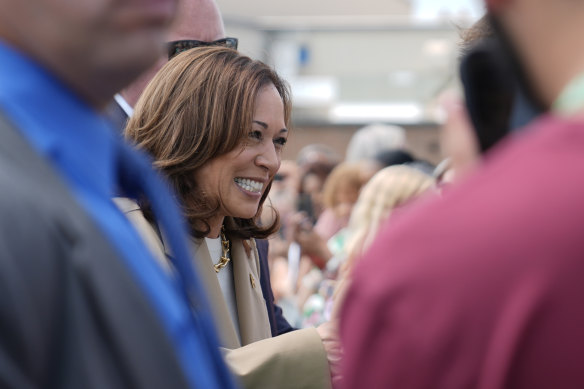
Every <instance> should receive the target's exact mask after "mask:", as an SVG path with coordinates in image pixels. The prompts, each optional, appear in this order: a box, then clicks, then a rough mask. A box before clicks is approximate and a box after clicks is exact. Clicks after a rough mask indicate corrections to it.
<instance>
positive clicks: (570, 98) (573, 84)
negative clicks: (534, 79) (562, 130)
mask: <svg viewBox="0 0 584 389" xmlns="http://www.w3.org/2000/svg"><path fill="white" fill-rule="evenodd" d="M582 107H584V73H581V74H579V75H578V76H576V77H575V78H574V79H572V81H570V82H569V83H568V85H566V87H565V88H564V90H562V93H560V96H558V98H557V99H556V101H554V104H553V105H552V110H554V111H555V112H557V113H559V114H561V115H570V114H573V113H574V112H576V111H579V110H580V109H582Z"/></svg>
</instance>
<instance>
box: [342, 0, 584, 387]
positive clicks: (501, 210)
mask: <svg viewBox="0 0 584 389" xmlns="http://www.w3.org/2000/svg"><path fill="white" fill-rule="evenodd" d="M487 5H488V9H489V14H490V16H491V17H492V22H493V24H494V26H495V27H496V31H497V36H498V39H501V40H502V43H503V44H502V47H503V48H504V51H502V52H501V55H502V56H505V57H506V58H514V63H513V66H512V68H514V69H515V77H517V78H518V79H519V80H520V81H521V82H522V84H523V85H522V86H523V88H525V91H528V92H529V93H528V94H529V95H531V96H530V97H531V98H533V99H534V100H538V101H541V102H542V103H543V105H544V106H547V108H548V109H549V110H550V111H551V112H550V113H549V114H548V115H545V116H543V117H540V118H539V119H538V120H535V121H534V122H533V123H532V124H531V126H532V128H531V129H530V131H528V132H526V133H525V134H522V136H520V137H508V138H506V139H505V140H504V141H502V142H501V143H500V144H498V145H497V146H496V147H495V148H494V149H493V150H492V152H491V153H490V155H488V157H487V158H486V160H485V161H484V163H483V164H482V165H481V166H480V167H479V168H478V170H477V171H476V172H475V173H474V174H472V176H470V177H468V178H467V179H466V180H464V182H461V183H460V184H459V185H458V186H457V187H455V188H453V189H452V190H451V191H450V192H449V193H447V195H445V197H444V198H442V199H432V200H429V201H427V202H426V203H425V204H420V205H419V207H418V208H416V209H414V210H413V211H412V213H409V214H404V215H402V218H401V220H393V221H392V224H391V226H387V227H386V228H385V230H383V231H382V232H381V233H380V236H379V239H378V240H377V242H376V243H374V244H373V246H372V247H371V249H370V250H369V252H368V253H367V254H366V258H365V260H364V261H363V262H362V263H361V265H360V266H359V267H358V269H357V270H356V273H355V275H354V283H353V285H352V287H351V288H350V289H349V291H348V293H347V297H346V304H345V306H344V309H343V314H342V323H341V337H342V340H343V344H344V348H345V355H346V359H345V361H344V367H345V369H344V373H345V374H344V378H345V381H344V387H345V388H357V387H383V388H402V389H413V388H438V389H440V388H444V389H446V388H448V389H457V388H513V389H523V388H525V389H528V388H529V389H538V388H542V389H543V388H552V387H554V388H567V387H570V388H581V387H584V370H583V369H582V367H581V366H580V365H581V364H580V362H579V361H581V360H583V359H584V348H583V347H582V344H584V334H583V332H582V328H584V306H583V305H582V304H581V301H580V296H582V295H583V294H584V261H582V257H583V254H582V253H584V240H583V239H582V238H581V231H583V230H584V203H583V202H582V198H583V196H584V181H582V179H581V178H580V177H582V174H583V173H584V152H583V151H584V51H582V50H580V48H581V46H582V36H583V35H582V34H583V33H584V2H581V1H573V0H556V1H545V0H492V1H487Z"/></svg>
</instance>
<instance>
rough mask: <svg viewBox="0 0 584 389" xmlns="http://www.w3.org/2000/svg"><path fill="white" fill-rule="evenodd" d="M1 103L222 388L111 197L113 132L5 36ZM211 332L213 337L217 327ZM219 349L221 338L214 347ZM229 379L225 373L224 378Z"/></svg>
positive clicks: (185, 358) (188, 353) (171, 331)
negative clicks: (6, 43) (50, 164)
mask: <svg viewBox="0 0 584 389" xmlns="http://www.w3.org/2000/svg"><path fill="white" fill-rule="evenodd" d="M0 109H2V111H4V113H5V114H6V115H7V116H8V117H9V118H10V119H11V120H12V122H13V123H15V124H16V126H17V127H18V128H19V129H20V131H21V132H22V133H23V135H24V136H25V137H26V138H27V139H28V140H29V142H30V143H31V144H32V146H33V147H34V148H35V149H36V150H37V152H39V153H40V154H41V155H43V156H45V157H46V158H47V159H48V160H49V161H50V163H52V165H53V167H54V168H55V170H56V171H57V172H58V173H59V174H60V175H61V177H62V178H63V179H64V180H65V183H66V184H67V185H68V187H69V189H70V190H71V192H72V193H73V195H74V198H75V199H76V200H77V201H78V202H79V203H80V204H81V206H82V207H83V208H84V209H85V210H86V211H87V212H88V213H89V215H90V216H91V217H92V218H93V220H94V221H95V222H96V224H97V225H98V227H99V228H100V229H101V230H102V231H103V233H104V234H105V236H106V237H107V238H108V240H109V241H110V242H111V243H112V245H113V246H114V247H115V248H116V249H117V251H118V252H119V253H120V256H121V258H122V259H123V260H124V261H125V265H126V266H127V268H128V269H129V271H130V273H131V274H132V275H133V277H134V279H135V280H136V281H137V283H138V284H139V286H140V287H141V288H142V290H143V291H144V293H145V294H146V296H147V297H148V299H149V300H150V302H151V303H152V305H153V307H154V309H155V311H156V312H157V313H158V316H159V317H160V319H161V322H162V324H163V327H164V328H165V329H166V331H167V333H168V335H169V338H170V339H171V341H172V343H173V345H174V347H175V349H176V351H177V355H178V357H179V360H180V361H181V364H182V366H183V370H184V371H185V374H186V376H187V378H188V380H189V382H190V383H191V386H192V387H199V388H216V387H219V386H220V385H221V386H222V387H224V385H225V382H228V383H229V382H230V379H227V380H225V379H223V380H220V379H218V377H217V376H216V375H215V374H217V372H218V371H219V372H221V371H222V370H223V371H225V372H226V369H225V368H224V366H220V368H219V369H217V364H221V365H222V364H223V361H222V360H220V358H217V349H214V350H212V351H210V350H209V349H208V348H207V346H206V345H208V344H209V342H208V339H206V338H205V337H206V336H209V335H210V334H206V333H203V332H204V331H203V330H202V329H201V328H200V327H197V324H196V321H194V320H193V317H192V314H191V311H190V308H189V305H188V303H187V302H186V300H185V298H184V294H183V293H182V291H181V290H180V289H179V287H178V283H177V282H176V281H175V280H173V279H171V278H170V277H169V276H168V275H167V274H166V273H165V272H164V271H163V270H162V269H161V268H160V266H159V265H158V264H157V263H156V261H155V259H154V258H153V256H152V254H151V253H150V252H149V251H148V249H147V248H146V246H145V245H144V243H143V242H142V240H141V239H140V237H139V235H138V234H137V232H136V231H135V229H134V228H133V227H132V226H131V225H130V223H129V222H128V220H127V219H126V218H125V216H124V215H123V214H122V213H121V212H120V210H119V209H118V208H117V207H116V206H115V205H114V203H113V201H112V200H111V197H112V194H113V193H114V192H115V190H116V188H117V177H116V166H115V161H116V156H115V150H116V142H120V141H121V140H120V139H119V137H117V136H116V135H115V131H113V130H112V129H111V128H109V125H108V124H107V122H106V120H105V119H104V118H102V117H101V116H100V115H98V114H97V113H96V112H95V111H94V110H93V109H92V108H91V107H90V106H89V105H87V104H86V103H84V102H83V101H82V100H81V99H80V98H79V97H78V96H76V95H75V94H74V93H73V92H72V91H71V90H70V89H69V88H67V87H66V86H65V85H64V84H62V83H61V82H60V81H59V80H58V79H56V78H55V77H54V76H53V75H52V74H51V73H49V72H47V71H46V70H45V69H44V68H42V67H41V66H39V65H38V64H36V63H35V62H34V61H32V60H31V59H29V58H27V57H25V56H23V55H22V54H20V53H18V52H16V51H14V50H13V49H11V48H10V47H8V46H5V45H4V44H3V43H2V42H0ZM211 338H212V339H216V338H217V337H216V335H214V334H213V336H212V337H211ZM216 347H217V348H218V345H217V346H216ZM223 378H225V377H223Z"/></svg>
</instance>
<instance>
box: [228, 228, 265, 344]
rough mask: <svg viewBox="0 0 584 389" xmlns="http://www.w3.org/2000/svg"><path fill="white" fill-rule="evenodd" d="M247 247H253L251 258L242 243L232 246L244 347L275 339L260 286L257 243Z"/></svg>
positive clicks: (238, 314)
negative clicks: (267, 339) (259, 341)
mask: <svg viewBox="0 0 584 389" xmlns="http://www.w3.org/2000/svg"><path fill="white" fill-rule="evenodd" d="M247 243H248V244H250V246H251V250H250V255H248V254H247V252H246V249H245V247H244V243H243V241H242V240H239V239H235V240H233V241H232V244H231V255H232V262H233V281H234V284H235V298H236V301H237V316H238V318H239V332H240V335H241V343H242V344H243V345H247V344H250V343H253V342H257V341H258V340H262V339H266V338H270V337H271V336H272V332H271V330H270V321H269V319H268V312H267V311H266V302H265V300H264V296H263V295H262V287H261V285H260V276H259V274H260V271H259V266H260V265H259V259H258V258H259V257H258V253H257V249H256V246H255V241H253V240H251V241H247Z"/></svg>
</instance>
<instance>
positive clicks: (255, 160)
mask: <svg viewBox="0 0 584 389" xmlns="http://www.w3.org/2000/svg"><path fill="white" fill-rule="evenodd" d="M287 137H288V130H287V129H286V124H285V120H284V104H283V102H282V98H281V97H280V94H279V93H278V90H277V89H276V88H275V87H274V85H272V84H269V85H267V86H264V87H262V88H261V89H260V90H259V92H258V95H257V97H256V101H255V108H254V113H253V122H252V124H251V128H250V131H249V133H248V135H247V139H245V140H244V141H243V144H242V147H237V148H235V149H234V150H232V151H230V152H228V153H226V154H223V155H221V156H219V157H216V158H213V159H211V160H210V161H209V162H207V163H206V164H205V165H204V166H203V167H202V168H200V169H199V170H198V171H197V172H196V177H195V180H196V181H197V182H198V184H199V186H200V188H201V190H202V191H203V192H204V193H205V194H206V195H208V196H209V197H211V198H217V199H221V203H222V210H221V211H220V213H221V216H222V217H224V216H232V217H237V218H243V219H250V218H253V217H254V216H255V215H256V214H257V212H258V207H259V204H260V199H261V197H262V195H263V193H264V191H265V189H266V188H267V186H268V184H269V183H270V181H272V179H273V178H274V175H275V174H276V172H277V171H278V168H279V167H280V161H281V152H282V148H283V146H284V144H285V143H286V140H287Z"/></svg>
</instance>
